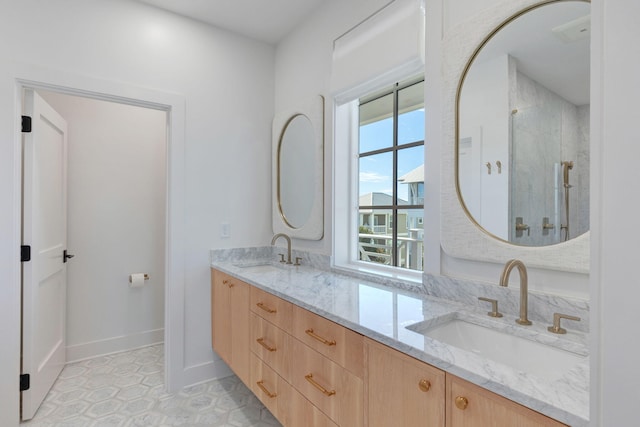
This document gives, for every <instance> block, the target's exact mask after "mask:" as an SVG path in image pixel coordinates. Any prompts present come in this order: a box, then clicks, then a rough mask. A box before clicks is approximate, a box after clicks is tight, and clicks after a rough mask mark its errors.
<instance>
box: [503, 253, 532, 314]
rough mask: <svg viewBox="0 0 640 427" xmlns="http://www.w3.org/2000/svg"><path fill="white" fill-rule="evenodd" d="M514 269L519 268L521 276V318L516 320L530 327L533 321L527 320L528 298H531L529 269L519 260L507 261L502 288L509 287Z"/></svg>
mask: <svg viewBox="0 0 640 427" xmlns="http://www.w3.org/2000/svg"><path fill="white" fill-rule="evenodd" d="M514 267H518V273H519V274H520V318H519V319H516V323H519V324H520V325H530V324H531V321H530V320H529V319H528V318H527V313H528V311H529V308H528V302H529V301H528V297H529V283H528V279H527V267H525V266H524V263H523V262H522V261H520V260H519V259H511V260H509V261H507V263H506V264H505V266H504V270H502V275H501V276H500V286H504V287H507V286H508V285H509V274H511V270H513V268H514Z"/></svg>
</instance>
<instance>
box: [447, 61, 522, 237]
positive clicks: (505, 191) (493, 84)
mask: <svg viewBox="0 0 640 427" xmlns="http://www.w3.org/2000/svg"><path fill="white" fill-rule="evenodd" d="M488 94H491V96H487V95H488ZM459 111H460V118H461V119H460V134H459V137H460V138H465V137H472V146H471V151H472V153H473V154H472V157H473V158H474V160H475V159H476V158H477V159H478V160H479V161H478V162H477V163H472V164H470V165H469V166H472V167H473V169H471V170H469V169H465V168H462V167H460V168H459V172H458V177H459V178H458V179H459V180H460V183H461V184H462V182H465V183H469V184H473V183H477V181H480V182H479V184H480V188H479V192H480V196H481V197H475V198H474V197H473V194H471V193H472V191H469V190H470V189H472V188H469V187H466V186H464V185H461V186H460V187H461V188H460V192H461V193H462V198H463V199H464V201H465V204H466V205H467V209H469V212H470V213H471V215H472V216H473V217H474V218H475V220H476V221H477V222H478V223H480V224H482V226H483V227H484V228H485V229H486V230H488V231H489V232H490V233H491V234H494V235H496V236H498V237H500V238H502V239H504V240H509V224H510V223H509V174H510V171H509V166H510V162H509V160H508V159H509V144H505V143H504V141H509V130H510V126H509V117H508V116H506V115H505V114H504V112H505V111H509V57H508V55H501V56H499V57H496V58H491V59H489V60H485V61H483V62H478V63H474V66H473V67H472V68H470V69H469V72H468V73H467V76H466V77H465V81H464V91H463V92H462V96H461V97H460V108H459ZM478 134H479V136H480V139H479V140H478V138H477V135H478ZM469 154H471V153H469ZM496 161H500V162H501V163H502V165H503V166H502V172H501V173H498V171H497V166H496ZM487 163H490V164H491V167H492V171H491V172H492V173H491V174H489V173H488V170H487V167H486V166H485V165H486V164H487ZM463 174H464V175H466V179H464V177H463ZM476 185H477V184H476ZM465 190H466V191H465ZM474 199H480V200H478V203H477V204H476V205H475V206H474V205H473V204H470V203H468V202H467V201H468V200H474Z"/></svg>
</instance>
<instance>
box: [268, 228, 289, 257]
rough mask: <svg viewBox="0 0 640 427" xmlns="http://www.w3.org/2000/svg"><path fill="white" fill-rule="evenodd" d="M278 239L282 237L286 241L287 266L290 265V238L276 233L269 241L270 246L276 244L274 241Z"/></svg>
mask: <svg viewBox="0 0 640 427" xmlns="http://www.w3.org/2000/svg"><path fill="white" fill-rule="evenodd" d="M278 237H284V238H285V240H286V241H287V264H292V262H291V237H289V236H287V235H286V234H284V233H278V234H276V235H275V236H273V239H271V246H273V245H275V244H276V240H278ZM281 262H282V261H281Z"/></svg>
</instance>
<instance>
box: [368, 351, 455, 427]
mask: <svg viewBox="0 0 640 427" xmlns="http://www.w3.org/2000/svg"><path fill="white" fill-rule="evenodd" d="M366 348H367V393H366V396H367V398H366V402H367V403H366V404H367V415H368V423H367V425H368V426H369V427H388V426H394V425H397V426H403V427H427V426H444V417H445V373H444V372H443V371H441V370H440V369H437V368H434V367H432V366H430V365H428V364H426V363H424V362H421V361H419V360H416V359H414V358H412V357H409V356H407V355H405V354H403V353H401V352H399V351H397V350H394V349H392V348H389V347H387V346H385V345H382V344H379V343H377V342H375V341H373V340H369V339H367V340H366Z"/></svg>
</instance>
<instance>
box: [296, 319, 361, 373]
mask: <svg viewBox="0 0 640 427" xmlns="http://www.w3.org/2000/svg"><path fill="white" fill-rule="evenodd" d="M293 336H294V337H296V338H297V339H298V340H299V341H300V342H302V343H304V344H305V345H306V346H308V347H310V348H312V349H314V350H315V351H317V352H318V353H320V354H322V355H324V356H326V357H328V358H329V359H331V360H332V361H334V362H336V363H337V364H339V365H340V366H343V367H345V368H346V369H347V370H348V371H349V372H352V373H353V374H355V375H356V376H357V377H358V378H363V376H364V363H363V354H364V353H363V351H364V337H363V336H362V335H360V334H358V333H356V332H353V331H352V330H350V329H347V328H345V327H344V326H342V325H338V324H337V323H334V322H332V321H330V320H327V319H325V318H324V317H321V316H318V315H317V314H314V313H311V312H310V311H307V310H305V309H303V308H300V307H294V308H293Z"/></svg>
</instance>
